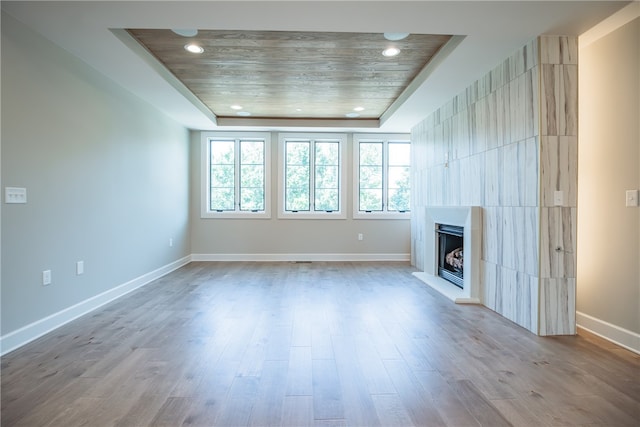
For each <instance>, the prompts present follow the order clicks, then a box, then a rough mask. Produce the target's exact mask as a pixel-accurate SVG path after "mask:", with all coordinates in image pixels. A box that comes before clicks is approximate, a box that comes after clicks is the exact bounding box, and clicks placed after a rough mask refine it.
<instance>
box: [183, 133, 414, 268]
mask: <svg viewBox="0 0 640 427" xmlns="http://www.w3.org/2000/svg"><path fill="white" fill-rule="evenodd" d="M351 142H352V138H351V135H349V136H348V143H349V146H348V147H347V148H348V149H347V166H348V173H347V180H346V183H347V184H346V185H347V219H334V220H312V219H304V220H294V219H278V217H277V194H278V193H277V189H278V168H277V164H278V151H277V148H278V134H277V133H275V132H274V133H273V134H272V136H271V144H272V146H271V160H272V167H271V171H272V178H271V188H272V191H271V195H272V200H271V207H272V211H273V212H272V215H271V219H256V220H251V219H207V218H200V192H201V191H202V190H201V186H202V185H201V176H200V171H201V154H200V132H192V133H191V189H192V190H191V244H192V246H191V249H192V253H194V254H203V255H208V256H211V258H212V259H216V258H224V257H225V256H231V258H237V257H234V255H241V256H249V258H251V256H252V255H256V254H259V255H270V256H272V257H273V258H274V259H277V258H283V257H284V258H287V257H286V256H285V255H291V254H294V255H295V257H296V258H300V257H302V258H304V254H312V255H320V256H319V257H316V258H315V259H321V258H323V257H329V256H332V255H347V256H345V257H340V256H339V257H338V258H345V259H346V258H352V259H354V258H355V259H359V258H371V259H373V258H385V257H386V255H391V259H398V258H402V257H408V254H409V253H410V221H409V220H408V219H399V220H391V219H386V220H372V219H360V220H358V219H352V206H353V201H352V199H353V171H352V165H353V152H352V147H351ZM358 233H362V234H363V235H364V239H363V240H362V241H358V239H357V237H358Z"/></svg>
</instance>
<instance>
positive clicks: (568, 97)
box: [557, 65, 578, 135]
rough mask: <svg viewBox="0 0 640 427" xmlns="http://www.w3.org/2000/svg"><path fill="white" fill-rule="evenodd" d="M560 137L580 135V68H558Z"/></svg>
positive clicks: (573, 66) (571, 66) (574, 66)
mask: <svg viewBox="0 0 640 427" xmlns="http://www.w3.org/2000/svg"><path fill="white" fill-rule="evenodd" d="M558 77H559V78H560V82H559V83H560V88H559V91H560V92H559V94H558V105H559V109H558V111H557V121H558V135H578V66H577V65H560V66H558Z"/></svg>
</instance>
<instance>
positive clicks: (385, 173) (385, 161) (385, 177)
mask: <svg viewBox="0 0 640 427" xmlns="http://www.w3.org/2000/svg"><path fill="white" fill-rule="evenodd" d="M388 196H389V144H388V142H387V141H386V140H385V141H383V142H382V212H387V211H388V206H389V205H388Z"/></svg>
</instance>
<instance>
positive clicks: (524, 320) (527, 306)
mask: <svg viewBox="0 0 640 427" xmlns="http://www.w3.org/2000/svg"><path fill="white" fill-rule="evenodd" d="M515 291H516V292H515V293H514V297H515V304H514V305H515V310H516V312H515V321H516V323H517V324H518V325H520V326H522V327H524V328H526V329H528V330H530V331H534V330H536V329H537V327H538V325H537V323H536V324H532V323H531V320H532V316H531V313H532V312H534V311H538V306H537V305H534V303H535V302H536V300H537V298H536V299H535V300H532V293H533V292H532V290H531V276H529V275H528V274H525V273H522V272H517V273H516V288H515Z"/></svg>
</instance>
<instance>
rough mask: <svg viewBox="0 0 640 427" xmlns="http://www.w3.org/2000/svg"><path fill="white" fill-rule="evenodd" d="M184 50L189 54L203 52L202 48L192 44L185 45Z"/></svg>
mask: <svg viewBox="0 0 640 427" xmlns="http://www.w3.org/2000/svg"><path fill="white" fill-rule="evenodd" d="M184 48H185V49H186V50H188V51H189V52H191V53H202V52H204V49H203V48H202V46H198V45H197V44H194V43H189V44H188V45H185V46H184Z"/></svg>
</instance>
